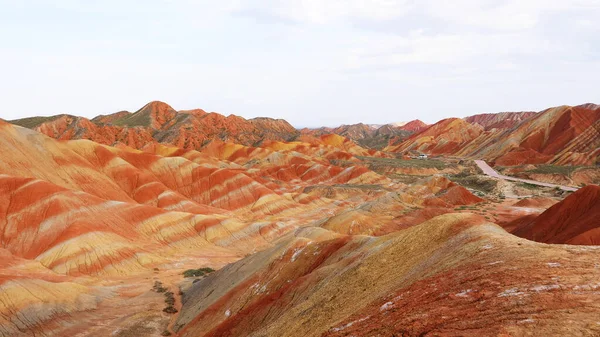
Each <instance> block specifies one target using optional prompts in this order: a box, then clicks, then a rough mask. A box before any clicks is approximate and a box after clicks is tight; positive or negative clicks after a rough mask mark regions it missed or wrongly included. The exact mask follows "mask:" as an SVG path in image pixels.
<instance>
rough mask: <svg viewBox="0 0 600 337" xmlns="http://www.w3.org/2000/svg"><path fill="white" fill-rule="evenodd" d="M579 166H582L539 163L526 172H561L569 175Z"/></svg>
mask: <svg viewBox="0 0 600 337" xmlns="http://www.w3.org/2000/svg"><path fill="white" fill-rule="evenodd" d="M580 167H582V166H558V165H539V166H537V167H536V168H535V169H533V170H529V171H527V172H528V173H540V174H563V175H566V176H571V173H573V171H575V170H577V169H578V168H580Z"/></svg>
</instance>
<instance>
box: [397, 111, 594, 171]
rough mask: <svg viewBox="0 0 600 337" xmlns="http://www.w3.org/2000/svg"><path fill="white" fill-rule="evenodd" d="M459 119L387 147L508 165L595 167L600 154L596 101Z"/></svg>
mask: <svg viewBox="0 0 600 337" xmlns="http://www.w3.org/2000/svg"><path fill="white" fill-rule="evenodd" d="M504 117H506V118H508V119H504V120H503V119H502V118H504ZM521 119H522V120H521ZM519 120H521V121H519ZM460 121H461V122H462V123H461V122H459V121H458V120H457V119H446V120H442V121H440V122H438V123H436V124H434V125H433V126H431V127H429V128H427V129H426V130H424V131H421V132H420V133H417V134H415V135H413V136H411V137H410V138H408V139H406V140H405V141H403V142H402V143H400V144H398V145H391V146H389V147H387V148H386V150H387V151H391V152H406V151H417V152H424V153H430V154H443V155H455V156H461V157H473V158H479V159H485V160H488V161H490V162H493V163H495V164H496V165H503V166H507V165H520V164H540V163H550V164H556V165H595V164H596V163H597V160H598V157H600V133H599V131H598V130H600V109H598V108H597V106H595V105H591V104H586V105H580V106H575V107H571V106H561V107H556V108H551V109H547V110H545V111H542V112H540V113H537V114H533V115H531V116H529V113H523V114H520V113H501V114H492V115H477V116H472V117H468V118H467V119H466V120H460ZM468 121H470V122H472V123H474V124H471V123H470V122H468ZM503 121H504V122H503ZM506 121H508V122H506ZM482 126H483V127H485V130H483V129H482Z"/></svg>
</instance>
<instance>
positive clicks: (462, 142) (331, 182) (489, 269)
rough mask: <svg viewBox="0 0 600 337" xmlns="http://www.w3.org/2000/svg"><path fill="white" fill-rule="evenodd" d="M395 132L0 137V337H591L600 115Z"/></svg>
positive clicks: (157, 125) (547, 114)
mask: <svg viewBox="0 0 600 337" xmlns="http://www.w3.org/2000/svg"><path fill="white" fill-rule="evenodd" d="M399 124H402V123H399ZM399 124H397V125H394V124H387V125H381V126H376V127H374V126H372V125H368V124H355V125H344V126H340V127H337V128H318V129H302V130H297V129H296V128H294V127H293V126H292V125H290V124H289V123H288V122H286V121H285V120H281V119H271V118H254V119H244V118H242V117H238V116H234V115H230V116H223V115H221V114H218V113H214V112H211V113H208V112H205V111H203V110H201V109H196V110H182V111H177V110H175V109H173V108H172V107H171V106H169V105H168V104H166V103H162V102H156V101H155V102H151V103H148V104H146V105H145V106H144V107H142V108H141V109H140V110H138V111H136V112H133V113H131V112H126V111H121V112H117V113H113V114H108V115H101V116H97V117H95V118H92V119H87V118H84V117H77V116H72V115H57V116H51V117H30V118H24V119H19V120H13V121H2V120H0V155H1V157H0V158H1V159H0V257H2V258H1V259H0V336H3V337H4V336H33V335H36V336H37V335H40V336H121V337H126V336H169V335H174V336H525V335H531V336H554V335H562V336H565V335H579V336H598V335H600V324H599V323H600V322H599V321H598V317H600V306H599V305H598V303H600V292H599V291H598V289H600V284H599V283H598V280H599V279H600V268H598V261H599V259H600V250H598V249H597V246H596V245H598V244H599V243H600V222H599V221H598V219H599V218H600V203H599V202H598V201H599V200H600V186H598V184H599V183H600V168H598V166H597V165H598V157H599V154H600V106H597V105H594V104H584V105H579V106H560V107H554V108H549V109H546V110H544V111H540V112H502V113H497V114H480V115H475V116H470V117H466V118H448V119H444V120H442V121H439V122H437V123H434V124H432V125H427V124H425V123H423V122H421V121H420V120H414V121H410V122H407V123H404V124H402V125H399ZM418 154H428V155H430V157H429V159H427V160H421V159H412V158H411V157H414V156H416V155H418ZM473 159H483V160H485V161H487V162H488V163H489V164H491V165H492V166H493V167H494V168H495V169H497V170H499V171H500V172H501V173H502V174H505V175H515V176H520V175H527V176H526V178H527V179H528V180H523V181H519V180H517V181H514V180H511V181H509V180H506V179H503V178H502V176H500V175H498V176H490V175H486V174H485V172H484V171H482V169H481V168H480V167H479V166H478V165H477V164H476V163H475V162H474V161H473ZM537 180H549V181H551V182H554V183H557V181H558V183H557V184H558V185H557V186H554V185H551V187H547V186H544V184H539V182H536V181H537ZM546 185H547V184H546ZM561 185H570V186H561ZM561 187H570V188H569V189H565V188H561ZM571 189H572V190H575V191H574V192H570V191H569V190H571Z"/></svg>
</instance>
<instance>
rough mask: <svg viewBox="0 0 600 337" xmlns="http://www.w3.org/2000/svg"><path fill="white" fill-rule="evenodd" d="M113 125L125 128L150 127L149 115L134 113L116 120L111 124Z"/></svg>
mask: <svg viewBox="0 0 600 337" xmlns="http://www.w3.org/2000/svg"><path fill="white" fill-rule="evenodd" d="M113 125H118V126H127V127H134V126H148V125H150V115H149V114H144V113H134V114H131V115H129V116H125V117H123V118H121V119H117V120H116V121H114V122H113Z"/></svg>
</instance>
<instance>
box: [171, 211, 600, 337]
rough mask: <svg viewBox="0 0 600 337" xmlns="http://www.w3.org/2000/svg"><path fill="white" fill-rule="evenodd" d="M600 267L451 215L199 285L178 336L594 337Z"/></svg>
mask: <svg viewBox="0 0 600 337" xmlns="http://www.w3.org/2000/svg"><path fill="white" fill-rule="evenodd" d="M599 257H600V251H598V250H589V249H585V248H583V247H582V248H578V247H567V246H547V245H544V244H540V243H535V242H531V241H527V240H524V239H520V238H517V237H515V236H513V235H511V234H508V233H506V232H505V231H504V230H503V229H501V228H500V227H498V226H496V225H494V224H491V223H488V222H486V221H485V219H483V218H481V217H478V216H476V215H473V214H448V215H443V216H440V217H436V218H434V219H431V220H430V221H428V222H425V223H423V224H420V225H419V226H415V227H411V228H409V229H406V230H403V231H400V232H396V233H393V234H390V235H387V236H382V237H378V238H372V237H366V236H347V235H339V234H331V233H328V232H324V231H323V230H322V229H316V228H313V229H310V228H308V229H305V230H302V231H298V232H296V233H294V234H293V235H290V236H289V237H287V238H286V239H285V240H282V241H281V242H280V243H279V244H278V245H276V246H275V247H273V248H271V249H268V250H265V251H263V252H261V253H258V254H256V255H253V256H250V257H248V258H245V259H243V260H241V261H239V262H236V263H234V264H231V265H229V266H227V267H226V268H224V269H222V270H220V271H219V272H217V273H214V274H212V275H211V276H209V277H207V278H205V279H203V280H201V281H199V282H197V283H195V284H194V285H193V286H192V287H191V289H190V290H188V291H186V292H185V294H184V296H183V307H182V310H181V314H180V315H179V316H178V318H177V321H176V324H175V330H176V331H177V332H178V335H180V336H249V335H250V336H395V335H399V336H401V335H405V336H424V335H444V336H522V335H529V334H532V335H540V336H543V335H548V336H549V335H570V334H578V335H583V336H594V335H597V334H599V333H600V326H598V324H597V319H598V316H599V315H600V307H598V305H597V304H596V303H597V301H598V300H600V295H599V294H598V291H597V288H598V284H597V283H596V280H597V278H598V277H599V276H600V271H599V269H598V268H595V267H594V265H595V262H596V261H597V259H598V258H599ZM575 270H577V272H574V271H575ZM566 322H569V323H566Z"/></svg>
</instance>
